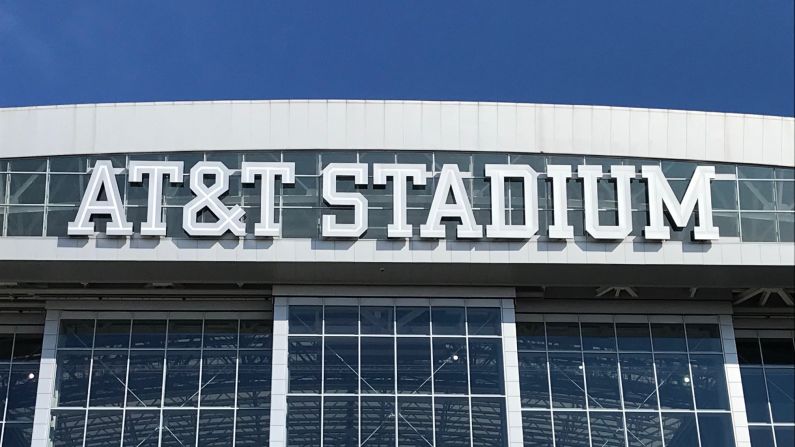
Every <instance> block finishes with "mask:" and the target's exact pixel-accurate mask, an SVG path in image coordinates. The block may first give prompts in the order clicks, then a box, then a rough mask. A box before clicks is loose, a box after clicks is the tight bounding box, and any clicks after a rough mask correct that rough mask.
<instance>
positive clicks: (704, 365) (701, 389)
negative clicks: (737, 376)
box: [690, 354, 730, 410]
mask: <svg viewBox="0 0 795 447" xmlns="http://www.w3.org/2000/svg"><path fill="white" fill-rule="evenodd" d="M690 367H691V369H692V371H693V387H694V388H695V393H696V407H697V408H698V409H699V410H704V409H711V410H729V409H730V408H729V392H728V390H727V389H726V373H725V368H724V365H723V354H713V355H710V354H700V355H691V356H690Z"/></svg>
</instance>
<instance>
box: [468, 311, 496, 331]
mask: <svg viewBox="0 0 795 447" xmlns="http://www.w3.org/2000/svg"><path fill="white" fill-rule="evenodd" d="M500 320H501V319H500V309H499V308H497V307H468V308H467V325H468V326H469V329H468V330H469V335H500Z"/></svg>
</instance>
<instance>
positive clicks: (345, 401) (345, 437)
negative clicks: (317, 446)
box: [323, 396, 359, 447]
mask: <svg viewBox="0 0 795 447" xmlns="http://www.w3.org/2000/svg"><path fill="white" fill-rule="evenodd" d="M323 445H327V446H340V447H358V446H359V410H358V398H356V397H349V396H345V397H326V398H325V399H323Z"/></svg>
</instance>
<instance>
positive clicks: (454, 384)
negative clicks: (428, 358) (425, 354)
mask: <svg viewBox="0 0 795 447" xmlns="http://www.w3.org/2000/svg"><path fill="white" fill-rule="evenodd" d="M433 359H434V374H433V381H434V387H435V388H434V391H435V392H436V393H442V394H467V391H468V382H467V346H466V340H465V339H463V338H434V339H433ZM479 360H482V359H479Z"/></svg>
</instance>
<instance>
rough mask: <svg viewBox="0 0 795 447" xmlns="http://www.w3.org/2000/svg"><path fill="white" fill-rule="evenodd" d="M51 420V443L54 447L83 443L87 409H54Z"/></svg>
mask: <svg viewBox="0 0 795 447" xmlns="http://www.w3.org/2000/svg"><path fill="white" fill-rule="evenodd" d="M51 418H52V420H51V421H50V427H51V428H50V444H51V445H52V447H74V446H82V445H83V428H84V427H85V421H86V411H85V410H77V411H75V410H67V411H64V410H53V411H52V416H51Z"/></svg>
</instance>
